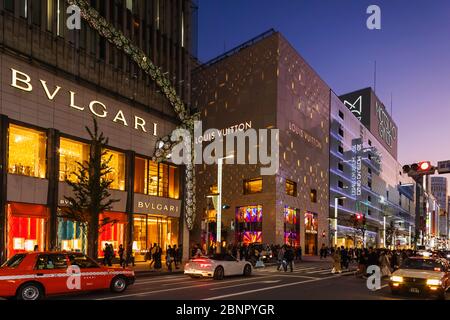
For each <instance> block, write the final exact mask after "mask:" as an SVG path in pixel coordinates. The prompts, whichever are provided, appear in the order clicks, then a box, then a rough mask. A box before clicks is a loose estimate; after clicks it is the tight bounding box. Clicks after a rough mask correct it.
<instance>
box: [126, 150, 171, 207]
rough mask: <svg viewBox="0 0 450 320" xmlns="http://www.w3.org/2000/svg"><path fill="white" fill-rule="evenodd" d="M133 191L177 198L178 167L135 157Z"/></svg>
mask: <svg viewBox="0 0 450 320" xmlns="http://www.w3.org/2000/svg"><path fill="white" fill-rule="evenodd" d="M134 192H137V193H142V194H148V195H151V196H159V197H164V198H171V199H179V198H180V169H179V168H178V167H176V166H173V165H170V164H165V163H159V164H158V163H157V162H154V161H151V160H147V159H143V158H136V160H135V169H134Z"/></svg>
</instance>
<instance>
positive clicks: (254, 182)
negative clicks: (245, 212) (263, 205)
mask: <svg viewBox="0 0 450 320" xmlns="http://www.w3.org/2000/svg"><path fill="white" fill-rule="evenodd" d="M262 189H263V180H262V178H258V179H251V180H244V194H253V193H261V192H262Z"/></svg>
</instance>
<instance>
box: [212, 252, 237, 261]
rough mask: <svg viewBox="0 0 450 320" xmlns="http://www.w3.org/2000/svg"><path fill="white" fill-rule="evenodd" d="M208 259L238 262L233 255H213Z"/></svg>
mask: <svg viewBox="0 0 450 320" xmlns="http://www.w3.org/2000/svg"><path fill="white" fill-rule="evenodd" d="M208 258H209V259H211V260H217V261H236V260H237V259H236V258H234V257H233V256H232V255H229V254H220V253H215V254H212V255H210V256H209V257H208Z"/></svg>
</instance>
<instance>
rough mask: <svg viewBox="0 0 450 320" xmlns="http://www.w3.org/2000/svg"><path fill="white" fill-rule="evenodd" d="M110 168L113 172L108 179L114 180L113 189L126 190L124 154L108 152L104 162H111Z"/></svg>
mask: <svg viewBox="0 0 450 320" xmlns="http://www.w3.org/2000/svg"><path fill="white" fill-rule="evenodd" d="M109 159H110V161H109V163H108V166H109V167H110V168H111V172H110V173H109V174H108V175H107V176H106V177H107V179H110V180H112V181H113V182H112V184H111V187H110V188H111V189H115V190H121V191H124V190H125V155H124V154H123V153H120V152H117V151H112V150H109V149H108V150H106V153H105V155H104V156H103V161H107V160H109Z"/></svg>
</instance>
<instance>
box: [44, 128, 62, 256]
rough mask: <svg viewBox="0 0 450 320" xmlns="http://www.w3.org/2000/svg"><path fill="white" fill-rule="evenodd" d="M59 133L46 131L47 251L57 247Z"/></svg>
mask: <svg viewBox="0 0 450 320" xmlns="http://www.w3.org/2000/svg"><path fill="white" fill-rule="evenodd" d="M59 136H60V135H59V131H58V130H55V129H48V130H47V173H48V192H47V206H48V210H49V213H50V221H49V231H50V232H49V249H50V250H54V249H56V247H57V228H58V185H59V183H58V182H59V152H58V150H59Z"/></svg>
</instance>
